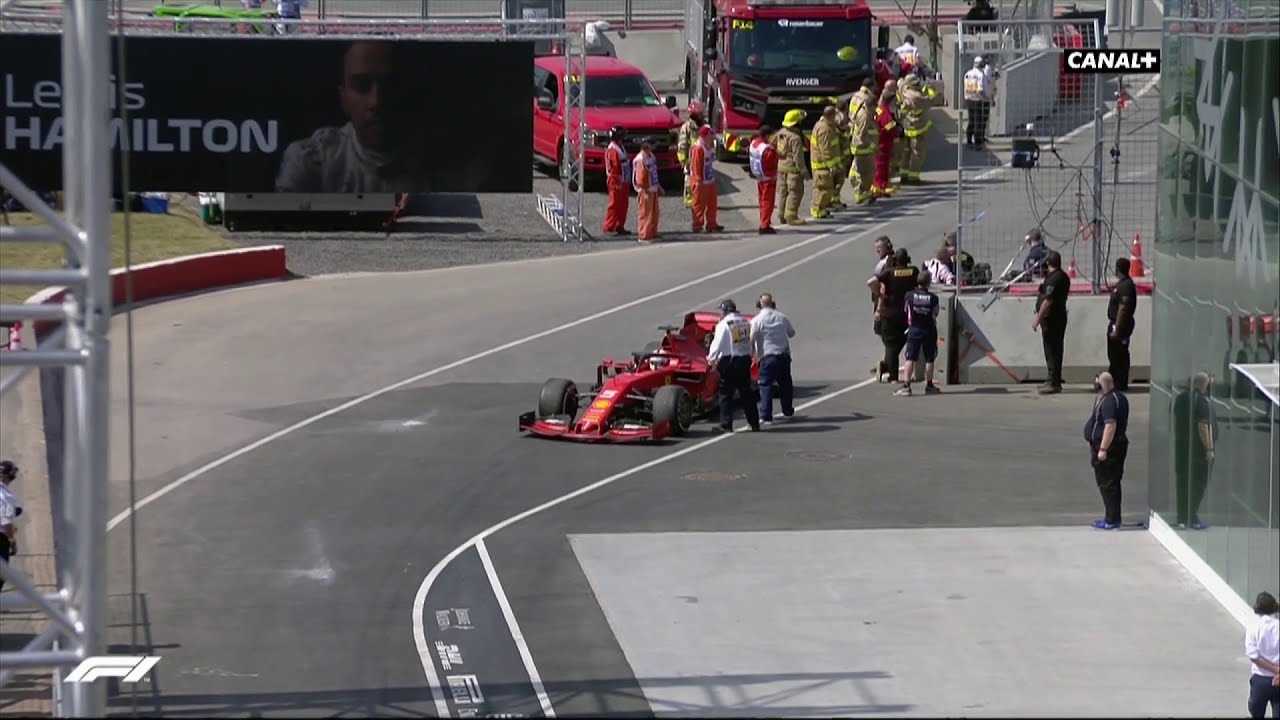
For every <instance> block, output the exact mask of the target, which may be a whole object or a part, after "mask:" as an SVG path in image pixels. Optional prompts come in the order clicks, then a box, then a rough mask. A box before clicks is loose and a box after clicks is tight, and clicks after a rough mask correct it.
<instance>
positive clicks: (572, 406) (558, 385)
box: [538, 378, 578, 418]
mask: <svg viewBox="0 0 1280 720" xmlns="http://www.w3.org/2000/svg"><path fill="white" fill-rule="evenodd" d="M577 414H578V386H577V385H574V384H573V381H572V380H565V379H564V378H551V379H550V380H548V381H546V382H545V383H543V384H542V392H541V393H539V394H538V417H544V418H546V417H552V416H555V415H568V416H569V417H576V416H577Z"/></svg>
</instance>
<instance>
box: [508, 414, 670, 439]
mask: <svg viewBox="0 0 1280 720" xmlns="http://www.w3.org/2000/svg"><path fill="white" fill-rule="evenodd" d="M520 431H521V432H527V433H529V434H530V435H536V436H538V437H544V438H551V439H555V440H570V441H573V442H606V443H643V442H654V441H657V440H662V439H664V438H666V437H669V436H670V435H671V423H670V422H666V421H663V422H656V423H653V424H646V423H631V422H624V423H620V424H617V425H610V424H604V423H600V424H596V423H591V422H587V421H580V422H578V423H577V424H575V423H574V422H573V418H572V417H570V416H568V415H556V416H551V417H544V418H539V417H538V414H537V413H536V412H527V413H524V414H523V415H521V416H520Z"/></svg>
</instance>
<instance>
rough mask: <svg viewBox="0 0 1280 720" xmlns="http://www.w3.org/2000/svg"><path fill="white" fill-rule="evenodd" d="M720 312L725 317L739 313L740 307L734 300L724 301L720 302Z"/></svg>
mask: <svg viewBox="0 0 1280 720" xmlns="http://www.w3.org/2000/svg"><path fill="white" fill-rule="evenodd" d="M720 312H721V313H722V314H725V315H727V314H729V313H736V312H738V305H737V303H735V302H734V301H732V300H722V301H721V302H720Z"/></svg>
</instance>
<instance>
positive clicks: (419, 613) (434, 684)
mask: <svg viewBox="0 0 1280 720" xmlns="http://www.w3.org/2000/svg"><path fill="white" fill-rule="evenodd" d="M876 380H877V378H867V379H866V380H863V381H862V382H859V383H855V384H853V385H849V386H846V387H843V388H840V389H839V390H836V391H835V392H830V393H827V394H826V395H820V396H818V397H816V398H814V399H812V400H810V401H809V402H807V403H804V404H802V405H797V406H796V412H801V411H803V410H808V409H809V408H811V407H814V406H817V405H820V404H822V403H824V402H827V401H829V400H835V399H836V398H838V397H841V396H843V395H847V394H849V393H851V392H853V391H854V390H859V389H861V388H864V387H867V386H868V385H871V384H872V383H874V382H876ZM749 429H750V428H749V427H747V426H743V427H740V428H738V429H737V430H735V431H734V432H733V433H725V434H723V435H716V436H715V437H712V438H708V439H706V440H703V441H702V442H697V443H694V444H693V445H689V446H688V447H684V448H681V449H679V450H676V451H675V452H673V453H669V454H667V455H662V456H661V457H657V458H654V459H653V460H650V461H649V462H646V463H641V464H640V465H636V466H634V467H631V468H628V469H626V470H623V471H622V472H619V473H616V474H614V475H610V476H609V477H607V478H604V479H603V480H597V481H596V482H593V483H591V484H590V485H586V486H584V487H580V488H578V489H577V490H574V491H572V492H568V493H565V494H564V495H561V496H559V497H556V498H552V499H551V500H548V501H547V502H544V503H542V504H541V505H539V506H537V507H534V508H530V509H528V510H525V511H524V512H522V513H519V514H517V515H512V516H511V517H509V518H507V519H506V520H503V521H502V522H500V523H497V524H496V525H492V526H490V527H489V528H487V529H485V530H482V531H481V532H479V533H477V534H476V535H475V536H474V537H472V538H471V539H470V540H468V541H466V542H465V543H463V544H461V545H459V546H458V547H456V548H454V550H453V552H451V553H449V554H448V555H446V556H444V558H443V559H441V560H440V562H438V563H436V566H435V567H433V568H431V572H430V573H428V574H427V577H426V579H424V580H423V581H422V585H421V586H420V587H419V588H418V594H417V596H416V597H415V598H414V599H413V639H414V642H415V643H417V645H418V655H419V656H420V657H421V658H422V669H423V671H424V672H426V674H427V684H428V686H429V687H430V688H431V694H432V696H433V697H434V698H435V703H436V712H438V713H439V715H440V717H441V718H447V717H451V716H450V715H449V704H448V703H447V702H446V701H445V695H444V689H443V688H442V687H441V686H440V675H439V674H438V673H437V672H436V663H435V659H434V658H433V657H432V655H431V649H430V647H428V645H427V630H426V626H425V625H424V624H423V612H424V610H425V609H426V605H427V594H428V593H429V592H431V586H432V585H433V584H434V583H435V581H436V578H438V577H439V576H440V573H441V572H443V571H444V569H445V568H446V567H448V566H449V563H451V562H453V561H454V560H455V559H456V558H457V557H458V556H459V555H461V554H462V553H464V552H466V551H467V550H468V549H469V548H471V547H473V546H474V547H477V548H479V547H480V546H481V544H483V543H484V539H485V538H487V537H489V536H491V535H493V534H494V533H496V532H499V531H501V530H503V529H505V528H507V527H510V526H512V525H514V524H516V523H518V522H520V521H521V520H525V519H527V518H529V517H532V516H533V515H537V514H538V513H540V512H542V511H543V510H550V509H551V508H553V507H556V506H557V505H562V504H564V503H566V502H568V501H570V500H572V499H574V498H577V497H581V496H583V495H586V494H587V493H590V492H593V491H595V490H599V489H600V488H602V487H606V486H608V485H612V484H613V483H616V482H617V481H619V480H623V479H626V478H629V477H631V476H632V475H635V474H637V473H642V472H644V471H645V470H648V469H650V468H654V467H657V466H659V465H664V464H666V463H669V462H671V461H672V460H675V459H677V458H681V457H684V456H685V455H691V454H693V453H695V452H698V451H699V450H703V449H706V448H709V447H711V446H712V445H715V444H716V443H719V442H724V441H725V440H728V439H729V438H731V437H733V436H734V435H737V434H738V433H741V432H746V431H748V430H749ZM764 432H768V431H764ZM487 556H488V551H487V550H486V551H484V553H483V554H482V556H481V560H483V559H484V558H485V557H487ZM491 568H492V564H491V563H490V564H488V565H486V566H485V572H486V573H489V581H490V582H491V583H496V581H497V576H496V575H495V574H492V573H491V572H490V570H491ZM494 592H495V593H497V594H498V596H499V598H500V599H499V601H498V602H499V604H502V605H503V614H504V615H505V614H506V613H507V611H508V608H509V607H510V604H509V603H506V602H505V601H506V596H505V594H503V593H502V591H501V589H500V588H499V587H498V586H497V585H496V584H495V586H494ZM509 618H510V619H509V620H508V623H509V624H510V625H511V626H512V628H513V632H516V630H515V629H514V628H515V616H514V615H511V616H509ZM521 642H523V636H522V638H521ZM519 644H520V643H517V645H519ZM521 658H522V659H523V660H524V663H525V669H526V670H527V671H528V673H529V677H530V678H531V679H532V678H536V677H540V676H539V675H538V670H537V668H536V667H534V664H533V656H532V655H527V654H525V653H524V652H522V653H521ZM540 687H541V681H538V682H537V683H536V684H535V685H534V688H535V689H538V688H540ZM542 698H543V695H542V694H540V695H539V700H542ZM543 708H544V709H546V710H548V711H550V709H551V702H550V698H547V700H546V704H544V705H543ZM547 717H553V715H552V714H550V712H548V715H547Z"/></svg>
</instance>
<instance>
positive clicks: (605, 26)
mask: <svg viewBox="0 0 1280 720" xmlns="http://www.w3.org/2000/svg"><path fill="white" fill-rule="evenodd" d="M609 27H610V25H609V22H608V21H607V20H596V21H594V22H589V23H587V26H586V28H584V34H585V36H586V37H585V39H586V43H587V54H588V55H605V56H607V57H612V58H616V57H618V49H617V48H615V47H614V46H613V41H612V40H610V39H609V36H608V35H605V33H606V32H608V31H609ZM626 36H627V31H625V30H619V31H618V37H620V38H625V37H626Z"/></svg>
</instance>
